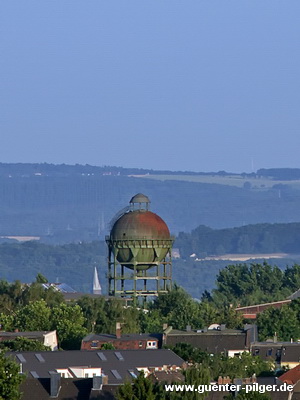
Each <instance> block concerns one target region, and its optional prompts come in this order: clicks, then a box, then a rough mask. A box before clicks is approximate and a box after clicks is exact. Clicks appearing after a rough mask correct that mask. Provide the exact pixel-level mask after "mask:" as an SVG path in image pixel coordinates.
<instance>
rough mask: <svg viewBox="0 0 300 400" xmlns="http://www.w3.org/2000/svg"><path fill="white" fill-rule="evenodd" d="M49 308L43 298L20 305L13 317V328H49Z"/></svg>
mask: <svg viewBox="0 0 300 400" xmlns="http://www.w3.org/2000/svg"><path fill="white" fill-rule="evenodd" d="M50 318H51V309H50V308H49V307H48V305H47V304H46V302H45V300H38V301H35V302H32V303H29V304H28V305H26V306H24V307H21V308H20V309H19V310H18V311H17V313H16V317H15V328H18V329H19V330H20V331H48V330H50V328H51V321H50Z"/></svg>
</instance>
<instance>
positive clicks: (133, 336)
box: [82, 333, 162, 342]
mask: <svg viewBox="0 0 300 400" xmlns="http://www.w3.org/2000/svg"><path fill="white" fill-rule="evenodd" d="M161 337H162V334H160V333H141V334H139V333H126V334H124V335H121V337H120V338H117V336H116V335H110V334H108V333H101V334H96V333H90V334H89V335H86V336H85V337H84V338H83V339H82V341H83V342H91V341H94V340H95V341H97V340H98V341H99V342H106V341H109V340H121V341H123V340H124V341H129V340H160V339H161Z"/></svg>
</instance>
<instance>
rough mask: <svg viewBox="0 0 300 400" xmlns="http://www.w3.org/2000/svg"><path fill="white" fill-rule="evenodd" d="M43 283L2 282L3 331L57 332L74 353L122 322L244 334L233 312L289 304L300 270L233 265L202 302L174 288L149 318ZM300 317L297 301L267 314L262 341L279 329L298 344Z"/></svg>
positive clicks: (128, 326)
mask: <svg viewBox="0 0 300 400" xmlns="http://www.w3.org/2000/svg"><path fill="white" fill-rule="evenodd" d="M44 280H45V278H44V277H43V276H42V275H41V274H38V275H37V278H36V281H35V282H34V283H33V284H31V285H23V284H21V283H20V282H19V281H15V282H13V283H8V282H6V281H0V321H1V327H2V329H3V330H7V331H14V330H15V329H19V330H20V331H21V330H29V331H35V330H52V329H56V330H57V332H58V337H59V343H60V346H61V347H62V348H63V349H75V348H79V346H80V341H81V339H82V338H83V336H84V335H86V334H87V333H89V332H95V333H111V334H114V333H115V327H116V322H122V329H123V332H124V333H131V332H133V333H144V332H153V333H154V332H161V331H162V325H163V324H164V323H166V324H168V325H169V326H172V327H173V328H174V329H182V330H184V329H186V326H187V325H190V326H191V327H192V328H193V329H201V328H204V327H207V326H209V325H211V324H213V323H217V324H225V325H226V326H227V328H232V329H236V328H242V327H243V325H244V323H245V322H246V321H244V320H243V317H242V315H241V314H238V313H237V312H236V311H235V307H236V306H237V305H251V304H258V303H261V302H271V301H275V300H282V299H286V298H287V296H288V295H290V294H291V293H292V292H294V291H296V290H297V289H299V287H300V266H299V265H294V266H292V267H288V268H287V269H286V270H285V271H281V270H280V269H279V268H277V267H272V266H271V265H269V264H267V263H264V264H250V265H248V264H241V265H231V266H228V267H226V268H225V269H223V270H221V271H220V273H219V275H218V276H217V285H216V289H214V290H213V291H212V292H205V293H203V296H202V298H201V301H196V300H194V299H193V298H192V297H191V296H190V295H189V294H188V293H187V292H186V291H184V290H183V289H182V288H180V287H179V286H177V285H174V287H173V289H172V290H170V291H169V292H168V293H167V294H165V295H160V296H158V298H155V299H154V300H153V301H149V302H148V303H147V304H146V308H147V312H144V311H143V310H142V309H141V308H139V307H137V308H136V307H134V306H132V307H126V308H124V306H123V305H124V304H123V301H122V299H116V298H110V299H107V298H105V297H102V296H99V297H97V298H94V297H93V298H92V297H88V296H83V297H81V298H80V299H79V300H77V301H76V302H71V303H66V302H65V301H64V299H63V296H62V294H61V293H59V292H58V291H56V290H55V289H53V288H50V289H44V287H43V286H42V283H43V282H44ZM299 315H300V300H299V299H296V300H293V301H292V302H291V303H290V305H289V306H284V307H282V308H281V309H270V310H266V311H264V312H263V313H261V314H260V315H259V317H258V320H257V324H258V331H259V335H260V338H261V339H266V338H268V337H272V336H273V335H274V329H275V331H276V332H277V335H278V338H279V340H290V338H291V337H292V338H293V339H294V340H297V339H300V329H299V327H300V319H299V318H300V317H299Z"/></svg>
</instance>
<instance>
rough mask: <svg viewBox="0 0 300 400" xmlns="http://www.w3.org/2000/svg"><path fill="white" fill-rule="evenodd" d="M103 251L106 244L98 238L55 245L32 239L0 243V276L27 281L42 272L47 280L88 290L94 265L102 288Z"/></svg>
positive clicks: (103, 270) (103, 275) (90, 286)
mask: <svg viewBox="0 0 300 400" xmlns="http://www.w3.org/2000/svg"><path fill="white" fill-rule="evenodd" d="M106 251H107V250H106V244H105V243H104V242H100V241H95V242H90V243H77V244H75V243H71V244H65V245H56V246H52V245H47V244H43V243H38V242H36V241H31V242H24V243H2V244H0V276H1V278H2V279H7V280H9V281H12V280H16V279H18V280H20V281H21V282H24V283H29V282H31V281H32V280H33V279H34V277H35V276H36V275H37V274H38V273H42V274H44V275H47V277H48V279H49V280H50V282H59V283H62V282H65V283H68V284H69V285H70V286H72V287H73V288H74V289H75V290H76V291H83V292H90V290H91V288H92V279H93V270H94V267H95V266H96V267H97V268H98V269H99V272H100V274H101V276H100V281H101V283H102V284H103V286H104V287H106V282H105V272H106ZM99 267H100V268H99ZM104 282H105V283H104Z"/></svg>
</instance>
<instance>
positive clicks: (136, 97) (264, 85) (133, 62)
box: [0, 0, 300, 172]
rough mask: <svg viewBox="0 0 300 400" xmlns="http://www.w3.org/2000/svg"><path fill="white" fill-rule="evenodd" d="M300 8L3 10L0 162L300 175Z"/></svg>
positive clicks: (239, 1)
mask: <svg viewBox="0 0 300 400" xmlns="http://www.w3.org/2000/svg"><path fill="white" fill-rule="evenodd" d="M299 41H300V2H299V0H289V1H283V0H282V1H278V0H263V1H262V0H230V1H226V0H185V1H183V0H182V1H177V0H160V1H158V0H122V1H121V0H89V1H83V0H81V1H78V0H51V1H50V0H45V1H40V0H35V1H33V0H26V1H21V2H20V1H16V0H6V1H3V2H1V5H0V77H1V80H0V139H1V146H0V162H51V163H69V164H75V163H80V164H93V165H117V166H123V167H140V168H153V169H171V170H194V171H219V170H226V171H233V172H242V171H246V172H251V170H252V166H253V167H254V169H255V170H256V169H258V168H269V167H298V168H300V158H299V149H300V131H299V127H300V112H299V105H300V78H299V75H300V72H299V71H300V43H299Z"/></svg>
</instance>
